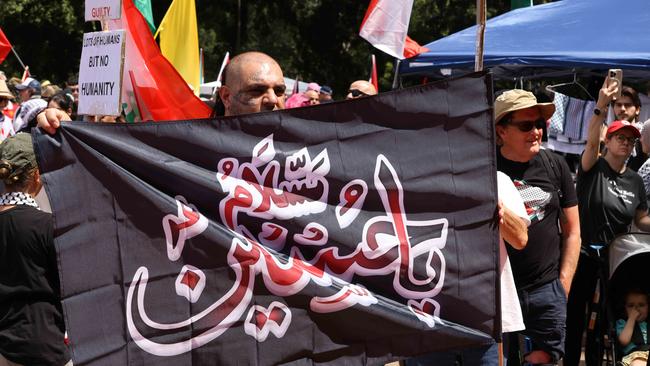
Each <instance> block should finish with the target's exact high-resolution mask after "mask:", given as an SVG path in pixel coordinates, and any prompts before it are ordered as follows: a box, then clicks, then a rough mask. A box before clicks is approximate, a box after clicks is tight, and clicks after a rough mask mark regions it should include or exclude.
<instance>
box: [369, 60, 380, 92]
mask: <svg viewBox="0 0 650 366" xmlns="http://www.w3.org/2000/svg"><path fill="white" fill-rule="evenodd" d="M370 61H371V63H372V65H371V66H370V80H368V81H369V82H370V84H372V85H373V86H374V87H375V90H376V91H377V92H379V80H378V79H377V60H376V59H375V55H371V57H370Z"/></svg>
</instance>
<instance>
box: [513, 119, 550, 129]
mask: <svg viewBox="0 0 650 366" xmlns="http://www.w3.org/2000/svg"><path fill="white" fill-rule="evenodd" d="M506 124H508V125H512V126H515V127H517V128H518V129H519V131H521V132H530V131H531V130H532V129H533V128H538V129H544V128H546V121H545V120H544V119H543V118H540V119H538V120H535V121H518V122H507V123H506Z"/></svg>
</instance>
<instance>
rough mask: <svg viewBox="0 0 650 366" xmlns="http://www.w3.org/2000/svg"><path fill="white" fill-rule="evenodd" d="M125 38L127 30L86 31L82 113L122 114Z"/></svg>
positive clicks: (81, 98)
mask: <svg viewBox="0 0 650 366" xmlns="http://www.w3.org/2000/svg"><path fill="white" fill-rule="evenodd" d="M124 37H125V35H124V30H115V31H110V32H92V33H86V34H84V39H83V48H82V51H81V63H80V65H79V106H78V109H77V110H78V113H79V114H92V115H106V116H118V115H119V114H120V97H121V95H122V93H121V90H122V68H123V65H124V45H125V42H124Z"/></svg>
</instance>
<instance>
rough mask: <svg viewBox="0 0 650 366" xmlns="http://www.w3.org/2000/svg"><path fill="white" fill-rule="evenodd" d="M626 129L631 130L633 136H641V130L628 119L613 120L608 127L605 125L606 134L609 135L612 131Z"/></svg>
mask: <svg viewBox="0 0 650 366" xmlns="http://www.w3.org/2000/svg"><path fill="white" fill-rule="evenodd" d="M624 128H625V129H627V130H628V131H630V132H632V134H633V135H634V137H636V138H639V137H641V132H640V131H639V129H638V128H636V127H634V125H633V124H631V123H630V122H628V121H614V122H612V123H611V124H610V125H609V127H607V135H611V134H613V133H614V132H616V131H618V130H621V129H624Z"/></svg>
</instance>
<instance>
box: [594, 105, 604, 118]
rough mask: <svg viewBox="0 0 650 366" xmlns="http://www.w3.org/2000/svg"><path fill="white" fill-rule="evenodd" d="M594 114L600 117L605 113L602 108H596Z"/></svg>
mask: <svg viewBox="0 0 650 366" xmlns="http://www.w3.org/2000/svg"><path fill="white" fill-rule="evenodd" d="M603 109H606V108H603ZM594 114H595V115H596V116H600V115H601V114H603V111H602V110H601V109H600V108H598V107H596V108H594Z"/></svg>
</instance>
